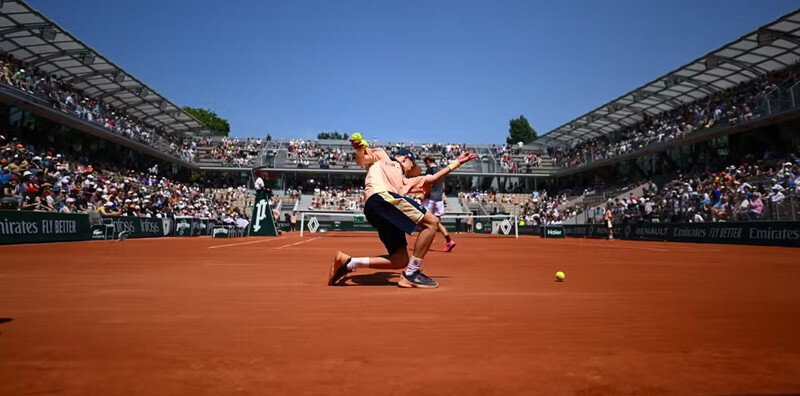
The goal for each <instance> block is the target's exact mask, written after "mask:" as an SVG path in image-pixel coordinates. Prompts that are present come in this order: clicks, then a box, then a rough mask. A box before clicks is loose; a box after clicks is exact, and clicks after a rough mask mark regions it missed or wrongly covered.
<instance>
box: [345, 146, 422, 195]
mask: <svg viewBox="0 0 800 396" xmlns="http://www.w3.org/2000/svg"><path fill="white" fill-rule="evenodd" d="M366 151H367V154H369V155H368V156H367V157H366V160H365V161H363V163H359V165H366V166H369V168H367V178H366V180H365V183H364V195H365V196H366V199H369V197H371V196H372V194H375V193H379V192H384V191H388V192H393V193H395V194H400V195H406V194H420V193H423V194H424V193H427V191H428V190H430V186H425V182H426V181H427V180H430V179H432V178H433V176H431V175H426V176H419V177H412V178H407V177H406V176H405V175H404V174H403V167H402V166H401V165H400V163H399V162H397V161H393V160H392V159H391V158H389V155H388V154H386V151H384V150H383V149H366Z"/></svg>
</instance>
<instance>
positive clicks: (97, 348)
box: [0, 234, 800, 396]
mask: <svg viewBox="0 0 800 396" xmlns="http://www.w3.org/2000/svg"><path fill="white" fill-rule="evenodd" d="M456 240H457V242H458V247H456V249H455V251H454V252H453V253H451V254H445V253H440V252H431V253H430V254H429V255H428V257H427V258H426V260H425V269H426V273H428V274H429V275H430V276H431V277H433V278H434V279H437V280H439V281H440V282H441V287H440V288H438V289H435V290H407V289H400V288H398V287H396V286H395V282H396V280H397V275H396V274H395V273H392V272H388V271H369V270H366V271H364V270H360V271H359V272H356V273H355V274H354V275H353V276H352V277H351V278H350V280H348V281H347V283H346V285H347V286H346V287H327V286H325V282H326V278H325V276H326V274H327V270H328V265H329V263H330V260H331V258H332V257H333V254H334V252H335V251H336V250H337V249H342V250H344V251H345V252H348V253H351V254H352V253H355V254H359V255H365V254H379V253H382V251H381V247H380V245H379V244H378V240H377V237H376V236H375V235H372V234H360V235H358V236H355V235H347V236H342V235H341V234H339V235H333V234H328V235H327V236H324V237H319V235H312V236H306V237H304V238H300V237H299V236H298V235H296V234H295V235H290V236H283V237H278V238H271V239H270V238H241V239H231V240H222V239H210V238H183V239H181V238H167V239H151V240H128V241H124V242H80V243H58V244H42V245H27V246H5V247H0V318H3V319H0V322H2V323H0V394H2V395H3V396H10V395H44V394H61V395H81V396H85V395H103V396H110V395H125V396H129V395H169V396H178V395H231V394H241V395H267V394H269V395H415V396H420V395H517V394H518V395H533V394H540V395H624V394H635V395H754V394H786V393H798V392H800V250H797V249H791V248H768V247H748V246H730V245H707V244H679V243H658V242H630V241H602V240H580V239H566V240H541V239H539V238H538V237H522V238H520V239H518V240H515V239H508V238H485V237H477V236H464V235H462V236H456ZM434 246H435V247H436V248H437V249H438V248H440V247H441V241H437V242H435V245H434ZM557 270H563V271H565V272H566V274H567V279H566V282H564V283H557V282H554V281H553V278H554V274H555V272H556V271H557ZM8 319H11V320H8Z"/></svg>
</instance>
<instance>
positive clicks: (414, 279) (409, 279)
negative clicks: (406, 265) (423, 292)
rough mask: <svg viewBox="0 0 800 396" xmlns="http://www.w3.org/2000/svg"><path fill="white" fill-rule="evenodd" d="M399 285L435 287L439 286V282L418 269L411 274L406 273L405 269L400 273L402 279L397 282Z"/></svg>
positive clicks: (424, 287) (422, 287) (423, 287)
mask: <svg viewBox="0 0 800 396" xmlns="http://www.w3.org/2000/svg"><path fill="white" fill-rule="evenodd" d="M397 286H400V287H418V288H421V289H433V288H436V287H439V283H438V282H436V281H435V280H433V279H431V278H428V276H427V275H425V274H423V273H422V271H419V270H417V271H414V273H413V274H411V275H406V272H405V271H403V272H402V273H401V274H400V281H399V282H397Z"/></svg>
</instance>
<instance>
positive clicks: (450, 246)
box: [442, 240, 456, 252]
mask: <svg viewBox="0 0 800 396" xmlns="http://www.w3.org/2000/svg"><path fill="white" fill-rule="evenodd" d="M455 247H456V241H453V240H450V242H447V243H446V244H444V249H442V251H443V252H452V251H453V249H454V248H455Z"/></svg>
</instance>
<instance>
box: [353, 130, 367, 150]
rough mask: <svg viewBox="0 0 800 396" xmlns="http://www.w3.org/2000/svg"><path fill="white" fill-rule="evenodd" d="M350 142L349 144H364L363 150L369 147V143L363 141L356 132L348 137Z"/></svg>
mask: <svg viewBox="0 0 800 396" xmlns="http://www.w3.org/2000/svg"><path fill="white" fill-rule="evenodd" d="M350 141H351V142H362V143H364V148H366V147H369V142H368V141H366V140H364V138H363V137H361V134H360V133H358V132H356V133H354V134H353V135H351V136H350Z"/></svg>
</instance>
